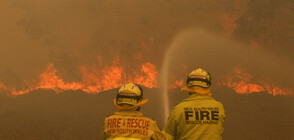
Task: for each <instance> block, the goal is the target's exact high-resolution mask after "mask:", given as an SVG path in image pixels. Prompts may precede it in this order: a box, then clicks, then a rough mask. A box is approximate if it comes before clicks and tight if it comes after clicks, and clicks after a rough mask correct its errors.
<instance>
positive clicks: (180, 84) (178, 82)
mask: <svg viewBox="0 0 294 140" xmlns="http://www.w3.org/2000/svg"><path fill="white" fill-rule="evenodd" d="M179 87H184V80H176V81H175V82H174V83H173V84H171V85H169V88H170V89H174V88H179Z"/></svg>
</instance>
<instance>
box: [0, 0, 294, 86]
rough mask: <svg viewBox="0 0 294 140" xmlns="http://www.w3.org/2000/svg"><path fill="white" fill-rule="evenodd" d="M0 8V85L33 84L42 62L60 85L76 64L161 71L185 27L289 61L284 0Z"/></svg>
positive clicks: (30, 3)
mask: <svg viewBox="0 0 294 140" xmlns="http://www.w3.org/2000/svg"><path fill="white" fill-rule="evenodd" d="M264 3H266V4H265V5H264V6H263V7H261V8H260V5H262V4H264ZM291 4H292V5H291ZM0 8H1V9H2V11H3V12H1V13H0V16H1V18H2V19H3V20H2V21H1V23H0V25H1V26H0V28H1V32H0V36H1V38H0V42H1V46H0V58H1V59H0V67H1V70H0V82H1V83H4V84H8V85H22V84H24V83H26V82H25V81H30V80H31V79H35V78H36V77H37V76H38V75H39V74H40V73H41V72H42V71H44V69H45V68H46V66H47V65H48V64H49V63H54V66H55V67H56V68H57V70H58V72H59V73H61V75H62V78H63V79H64V80H65V81H68V82H69V81H70V82H72V81H81V74H80V71H79V66H80V65H86V66H94V67H97V68H101V69H102V67H105V65H110V64H112V63H113V61H114V60H119V65H121V66H122V67H124V68H125V69H124V70H125V71H126V73H131V72H132V71H133V69H139V67H140V64H142V63H146V62H147V61H148V62H151V63H152V64H155V65H156V66H157V68H158V69H161V66H162V64H163V55H162V54H164V53H165V51H166V50H167V48H168V47H169V45H170V42H171V41H172V39H173V38H172V37H173V36H174V35H175V34H176V33H178V32H180V31H182V30H183V29H187V28H189V27H205V28H208V29H211V30H213V31H214V32H219V33H223V34H227V35H232V37H234V38H237V39H239V40H242V39H243V40H242V41H246V42H247V43H248V41H250V40H254V41H255V42H257V44H258V45H260V46H261V45H263V44H264V45H265V46H267V45H268V44H269V43H275V44H274V45H273V46H267V48H276V49H274V50H279V51H277V52H279V53H281V54H286V55H285V57H286V59H293V58H292V53H291V52H293V49H292V47H291V44H293V41H292V39H291V38H292V37H293V33H291V32H290V29H291V27H292V25H293V24H292V23H293V21H292V19H293V18H288V17H292V16H291V15H293V10H291V8H293V2H291V1H289V0H285V3H284V4H276V2H275V1H273V0H264V1H258V2H257V1H249V0H237V1H225V2H219V1H217V0H213V1H209V2H202V1H186V2H182V1H170V0H161V1H157V0H141V1H137V0H130V1H117V0H84V1H69V0H45V1H38V0H26V1H19V0H11V1H8V0H5V1H3V2H2V3H1V5H0ZM271 9H275V11H270V10H271ZM266 11H270V12H266ZM273 13H274V14H273ZM289 15H290V16H289ZM224 17H226V18H224ZM282 23H283V24H282ZM281 25H282V26H281ZM261 27H262V28H261ZM264 33H265V34H264ZM279 36H281V37H280V38H279ZM268 40H270V41H268ZM280 44H282V45H281V46H280ZM289 44H290V45H289ZM224 49H225V48H224ZM289 49H290V51H288V50H289ZM236 57H239V56H236ZM101 58H102V59H101ZM186 61H189V60H186ZM231 61H234V60H231ZM228 68H229V67H228ZM224 69H226V68H224ZM181 76H182V75H180V76H179V77H181Z"/></svg>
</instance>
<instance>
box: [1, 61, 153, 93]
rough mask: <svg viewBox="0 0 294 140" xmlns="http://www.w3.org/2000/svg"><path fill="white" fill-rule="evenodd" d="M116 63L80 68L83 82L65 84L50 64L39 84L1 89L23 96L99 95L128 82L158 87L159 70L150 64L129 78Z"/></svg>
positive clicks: (3, 87)
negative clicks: (47, 92) (39, 92)
mask: <svg viewBox="0 0 294 140" xmlns="http://www.w3.org/2000/svg"><path fill="white" fill-rule="evenodd" d="M117 64H118V63H116V62H115V61H113V64H112V65H111V66H106V67H104V68H102V70H100V71H99V70H97V68H95V67H94V66H88V67H86V66H80V72H81V76H82V81H81V82H64V80H63V79H62V78H60V76H58V74H59V73H58V71H57V69H56V68H55V67H54V64H53V63H50V64H49V65H48V66H47V68H46V70H45V71H44V72H43V73H41V74H40V75H39V80H38V81H39V82H37V84H33V82H32V83H31V85H29V86H28V87H29V88H27V89H21V90H16V89H15V88H14V87H7V86H5V85H4V84H2V83H0V89H1V90H3V91H6V92H10V93H11V94H12V95H21V94H25V93H28V92H30V91H33V90H36V89H52V90H54V91H55V92H56V93H59V92H61V91H64V90H82V91H84V92H86V93H98V92H101V91H104V90H109V89H113V88H117V87H119V86H121V85H123V84H125V83H126V82H134V83H137V84H139V85H143V86H145V87H148V88H153V87H157V70H156V67H155V65H153V64H151V63H150V62H146V63H144V64H142V66H141V69H140V71H139V72H137V71H135V72H134V74H129V75H128V76H129V77H127V76H126V75H127V74H126V73H125V72H124V71H123V68H122V67H121V66H118V65H117Z"/></svg>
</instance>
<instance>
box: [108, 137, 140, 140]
mask: <svg viewBox="0 0 294 140" xmlns="http://www.w3.org/2000/svg"><path fill="white" fill-rule="evenodd" d="M107 140H140V139H137V138H123V137H121V138H113V139H107Z"/></svg>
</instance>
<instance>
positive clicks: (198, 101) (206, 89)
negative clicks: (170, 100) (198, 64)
mask: <svg viewBox="0 0 294 140" xmlns="http://www.w3.org/2000/svg"><path fill="white" fill-rule="evenodd" d="M210 85H211V77H210V74H209V73H208V72H206V71H205V70H203V69H201V68H198V69H196V70H194V71H192V72H191V73H190V74H189V76H188V77H187V81H186V86H185V87H183V88H182V89H181V91H183V92H188V93H189V97H188V98H187V99H185V100H183V101H182V102H180V103H179V104H177V105H176V106H174V108H173V110H172V111H171V113H170V116H169V118H168V120H167V124H166V126H165V127H164V129H163V133H164V134H165V135H166V136H167V138H168V139H172V140H173V139H174V140H184V139H185V140H221V139H222V133H223V130H224V126H223V125H224V119H225V111H224V108H223V105H222V103H221V102H219V101H216V100H215V99H214V98H213V97H211V96H212V94H211V92H210Z"/></svg>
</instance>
